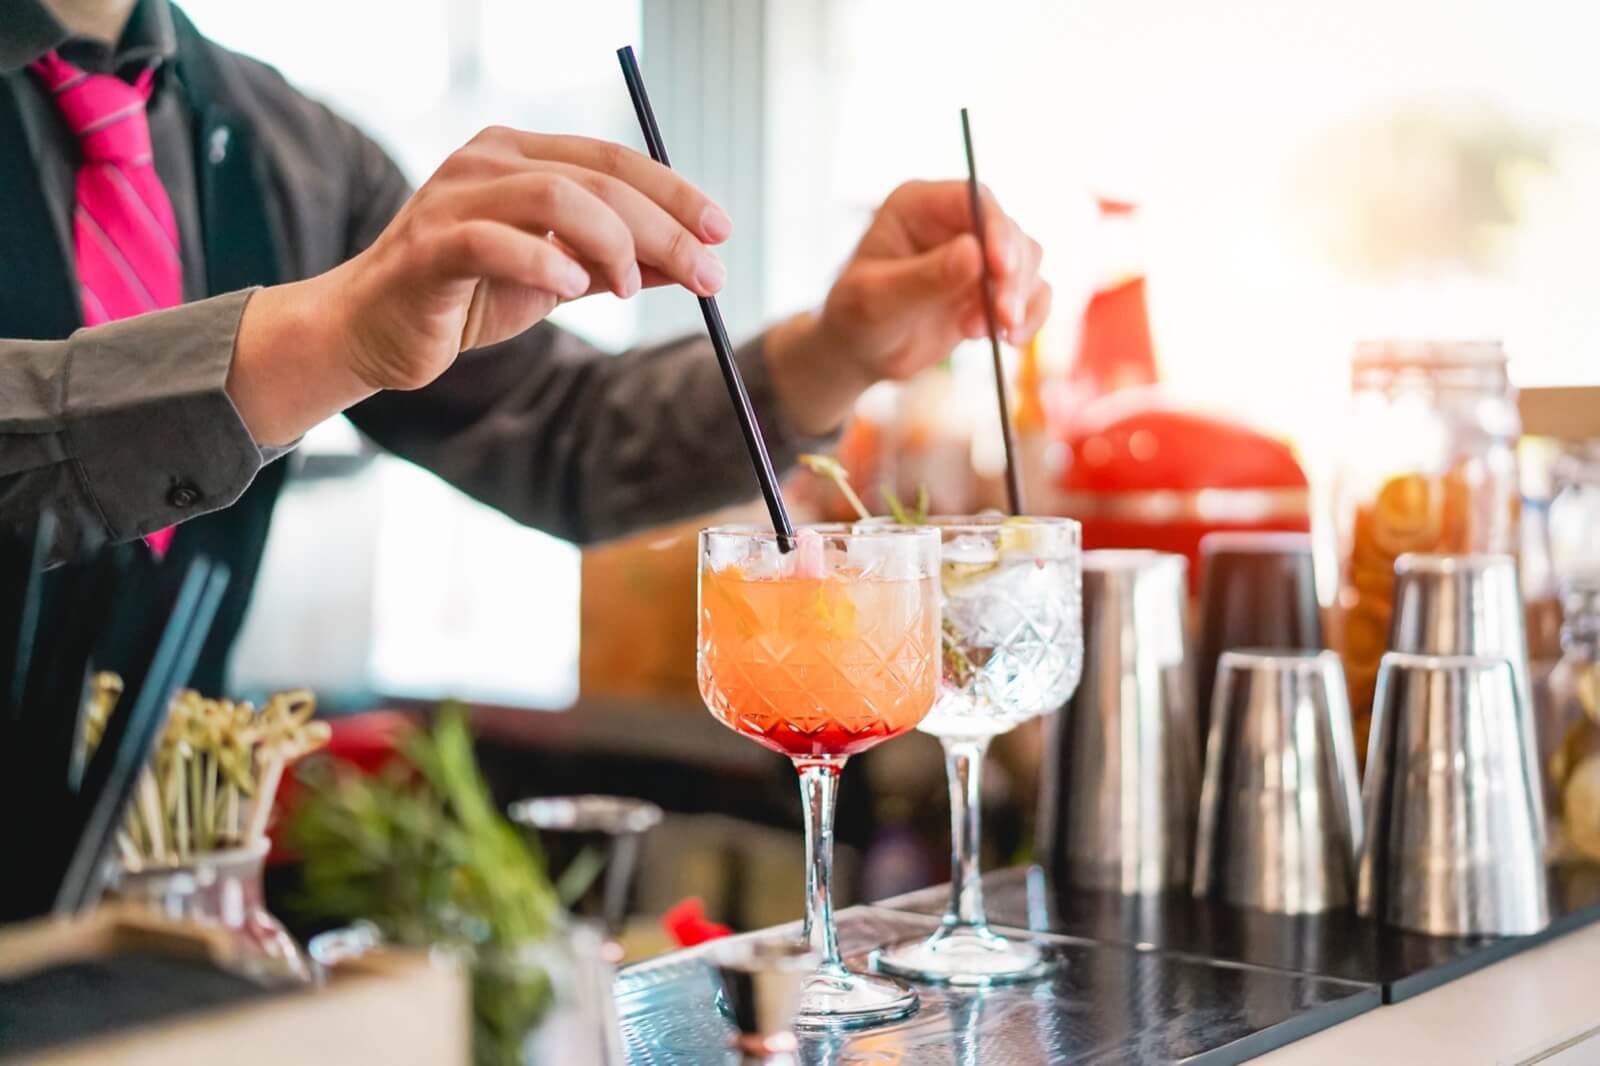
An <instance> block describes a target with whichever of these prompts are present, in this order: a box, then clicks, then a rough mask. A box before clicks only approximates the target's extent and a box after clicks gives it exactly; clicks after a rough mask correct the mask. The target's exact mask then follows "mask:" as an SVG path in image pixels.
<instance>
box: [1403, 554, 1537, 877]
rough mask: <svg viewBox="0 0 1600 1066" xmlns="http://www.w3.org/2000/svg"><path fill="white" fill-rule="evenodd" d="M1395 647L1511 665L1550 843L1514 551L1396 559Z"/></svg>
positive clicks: (1527, 765) (1525, 748)
mask: <svg viewBox="0 0 1600 1066" xmlns="http://www.w3.org/2000/svg"><path fill="white" fill-rule="evenodd" d="M1389 648H1390V650H1391V651H1401V652H1411V653H1413V654H1417V655H1486V656H1489V657H1490V658H1493V659H1504V660H1506V662H1508V663H1510V664H1511V672H1512V674H1513V676H1514V678H1515V680H1516V686H1517V701H1518V707H1517V728H1518V730H1519V731H1520V732H1521V734H1522V744H1521V746H1520V747H1521V751H1522V752H1523V755H1524V772H1525V773H1526V774H1527V778H1528V781H1529V783H1530V784H1531V786H1532V788H1533V791H1534V795H1535V796H1538V797H1539V804H1538V810H1537V811H1536V812H1535V828H1536V830H1537V832H1538V837H1539V846H1540V848H1541V849H1542V848H1543V847H1544V846H1545V843H1546V839H1547V838H1546V831H1545V818H1544V784H1543V781H1544V775H1543V774H1542V773H1541V772H1540V770H1539V744H1538V731H1537V729H1535V727H1534V703H1533V688H1532V686H1531V685H1530V684H1529V681H1528V638H1527V632H1526V623H1525V621H1524V619H1523V613H1522V593H1521V591H1520V589H1519V586H1518V583H1517V561H1516V559H1514V558H1512V557H1511V556H1509V555H1424V554H1420V553H1416V554H1408V555H1402V556H1400V558H1399V559H1397V560H1395V564H1394V621H1393V622H1392V623H1391V628H1390V632H1389Z"/></svg>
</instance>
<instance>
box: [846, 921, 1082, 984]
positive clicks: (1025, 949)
mask: <svg viewBox="0 0 1600 1066" xmlns="http://www.w3.org/2000/svg"><path fill="white" fill-rule="evenodd" d="M1054 965H1055V960H1054V959H1053V958H1051V957H1050V956H1049V955H1047V954H1046V953H1045V951H1044V950H1043V949H1042V948H1040V947H1039V945H1037V944H1034V943H1031V942H1029V941H1026V940H1011V939H1009V938H1007V937H1003V936H1001V935H999V934H998V933H995V932H991V931H990V930H989V929H988V928H987V927H986V926H971V925H954V926H946V927H945V928H943V929H940V930H939V931H938V932H937V933H934V934H933V935H932V936H930V937H928V938H926V939H924V940H906V941H902V942H901V943H899V944H889V945H887V946H886V947H881V948H879V949H878V950H877V951H874V952H873V953H872V968H873V969H875V970H882V971H883V972H884V973H891V974H894V975H896V976H897V977H909V978H911V979H912V980H914V981H927V982H929V983H930V984H941V985H956V986H958V987H965V988H981V987H983V986H985V985H1002V984H1010V983H1012V982H1015V981H1031V980H1033V979H1034V978H1036V977H1043V976H1044V975H1045V974H1047V973H1049V972H1050V970H1051V968H1052V967H1053V966H1054Z"/></svg>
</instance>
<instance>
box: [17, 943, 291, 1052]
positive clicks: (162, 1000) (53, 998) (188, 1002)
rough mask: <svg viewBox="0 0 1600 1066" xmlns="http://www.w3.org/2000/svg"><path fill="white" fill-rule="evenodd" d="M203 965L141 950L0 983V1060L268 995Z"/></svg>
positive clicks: (232, 976) (71, 964)
mask: <svg viewBox="0 0 1600 1066" xmlns="http://www.w3.org/2000/svg"><path fill="white" fill-rule="evenodd" d="M271 994H272V993H271V992H270V991H268V990H267V989H264V988H262V987H261V986H260V985H258V984H256V983H255V982H253V981H249V980H246V979H245V978H243V977H238V976H235V975H233V974H230V973H225V972H224V971H222V970H218V969H217V968H216V967H215V966H212V965H210V964H209V963H204V962H198V961H195V960H192V959H175V958H168V957H164V956H160V955H150V954H145V953H142V952H128V953H126V954H120V955H112V956H108V957H106V958H100V959H89V960H84V961H81V962H70V963H63V964H60V965H57V966H49V967H46V968H45V969H42V970H36V971H34V972H32V973H28V974H24V975H22V976H21V977H17V978H11V979H7V980H3V981H0V1058H10V1057H12V1056H21V1055H26V1054H29V1053H32V1052H37V1051H41V1050H43V1049H45V1048H50V1047H55V1046H58V1045H65V1044H69V1043H75V1042H77V1041H79V1040H88V1039H91V1038H93V1037H98V1036H107V1035H109V1034H111V1033H115V1032H118V1031H120V1030H123V1029H131V1028H136V1027H139V1026H145V1025H151V1024H154V1023H156V1022H162V1021H170V1020H172V1019H174V1018H177V1017H180V1016H182V1015H186V1014H192V1013H198V1012H201V1011H207V1010H214V1009H216V1008H219V1007H226V1006H231V1005H233V1004H237V1003H242V1002H244V1001H245V1000H249V999H254V998H256V997H259V996H265V995H271Z"/></svg>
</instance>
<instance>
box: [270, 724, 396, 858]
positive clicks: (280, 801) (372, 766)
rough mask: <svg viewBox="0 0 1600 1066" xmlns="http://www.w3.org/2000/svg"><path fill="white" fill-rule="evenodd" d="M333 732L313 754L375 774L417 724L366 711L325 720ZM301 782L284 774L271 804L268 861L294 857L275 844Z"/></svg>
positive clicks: (289, 772) (290, 770)
mask: <svg viewBox="0 0 1600 1066" xmlns="http://www.w3.org/2000/svg"><path fill="white" fill-rule="evenodd" d="M327 722H328V726H329V728H330V730H331V731H332V736H331V737H330V738H329V740H328V746H327V747H325V748H323V749H322V750H321V751H319V752H317V753H316V754H317V755H319V756H322V755H326V756H329V757H331V758H334V759H338V760H339V761H340V762H342V763H346V764H348V765H350V766H353V767H355V768H356V769H357V770H360V771H361V772H362V773H368V774H375V773H377V772H378V771H380V770H382V769H383V768H384V767H385V766H387V765H388V764H389V762H390V760H392V759H394V758H395V757H396V756H397V755H399V753H400V745H401V743H402V742H403V741H404V740H405V738H406V736H408V735H409V734H410V733H411V731H412V730H414V729H416V728H417V721H416V719H415V718H413V717H412V716H411V715H409V714H405V713H403V712H401V711H367V712H365V713H363V714H352V715H346V716H343V717H340V718H330V719H328V720H327ZM301 791H302V790H301V787H300V781H299V779H298V777H296V775H295V773H294V770H293V768H290V769H288V770H287V771H285V773H284V775H283V782H282V784H280V785H279V786H278V797H277V800H276V801H275V803H274V804H273V812H272V829H271V830H270V831H269V832H268V834H267V835H268V836H269V837H271V838H272V852H271V854H270V855H269V856H268V858H267V861H268V862H283V861H286V860H289V859H292V858H294V855H293V854H292V853H291V852H289V851H287V850H285V849H283V847H282V846H281V844H280V843H279V841H278V837H277V833H278V827H279V826H282V825H284V824H285V823H286V822H287V821H288V819H289V818H290V817H291V815H292V814H293V812H294V809H295V804H296V803H298V802H299V799H300V793H301Z"/></svg>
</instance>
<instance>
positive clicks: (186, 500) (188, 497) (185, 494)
mask: <svg viewBox="0 0 1600 1066" xmlns="http://www.w3.org/2000/svg"><path fill="white" fill-rule="evenodd" d="M199 502H200V490H199V489H197V488H195V487H194V486H193V485H191V484H189V482H187V481H180V482H178V484H176V485H174V486H172V488H170V489H168V490H167V503H168V504H169V505H171V506H173V507H178V508H188V507H193V506H194V505H195V504H197V503H199Z"/></svg>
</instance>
